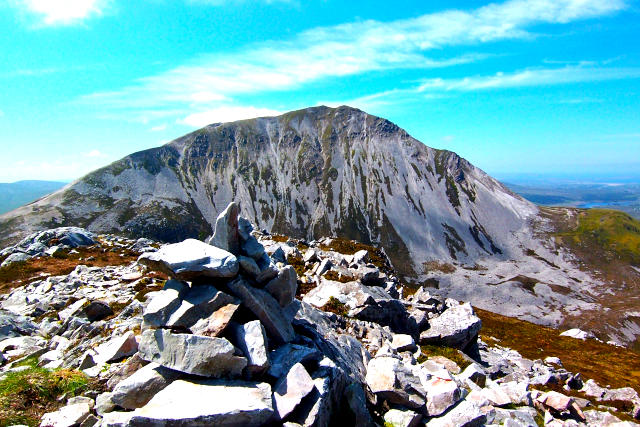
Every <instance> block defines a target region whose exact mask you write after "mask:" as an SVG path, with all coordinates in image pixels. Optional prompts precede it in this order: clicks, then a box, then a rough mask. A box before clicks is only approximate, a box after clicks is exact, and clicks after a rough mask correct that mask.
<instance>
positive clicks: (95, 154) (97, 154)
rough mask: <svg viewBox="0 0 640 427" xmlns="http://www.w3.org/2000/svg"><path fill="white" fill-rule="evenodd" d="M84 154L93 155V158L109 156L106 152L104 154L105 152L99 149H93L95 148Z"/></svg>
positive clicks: (86, 155)
mask: <svg viewBox="0 0 640 427" xmlns="http://www.w3.org/2000/svg"><path fill="white" fill-rule="evenodd" d="M84 156H85V157H93V158H100V157H108V156H107V155H106V154H104V153H103V152H101V151H100V150H98V149H93V150H91V151H89V152H88V153H85V155H84Z"/></svg>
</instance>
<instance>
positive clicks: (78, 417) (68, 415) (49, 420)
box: [40, 403, 91, 427]
mask: <svg viewBox="0 0 640 427" xmlns="http://www.w3.org/2000/svg"><path fill="white" fill-rule="evenodd" d="M90 413H91V407H90V406H89V404H88V403H76V404H74V405H67V406H64V407H62V408H60V409H58V410H57V411H55V412H49V413H47V414H44V416H43V417H42V421H41V422H40V426H41V427H71V426H74V425H78V424H80V423H81V422H82V421H83V420H84V419H85V418H87V417H88V416H89V414H90Z"/></svg>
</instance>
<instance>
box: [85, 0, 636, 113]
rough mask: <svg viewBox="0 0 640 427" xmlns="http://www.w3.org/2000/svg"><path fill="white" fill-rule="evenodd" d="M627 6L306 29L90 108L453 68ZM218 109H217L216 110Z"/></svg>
mask: <svg viewBox="0 0 640 427" xmlns="http://www.w3.org/2000/svg"><path fill="white" fill-rule="evenodd" d="M625 7H626V3H625V1H624V0H510V1H507V2H504V3H498V4H490V5H488V6H484V7H481V8H478V9H475V10H470V11H462V10H449V11H444V12H438V13H432V14H427V15H423V16H419V17H416V18H411V19H403V20H396V21H391V22H380V21H373V20H368V21H363V22H356V23H348V24H342V25H338V26H333V27H320V28H315V29H311V30H307V31H304V32H302V33H300V34H298V35H297V36H296V37H294V38H292V39H290V40H288V41H273V42H264V43H261V44H258V45H253V46H249V47H247V48H245V49H243V50H240V51H237V52H235V53H231V54H224V55H208V56H202V57H200V58H198V59H196V60H195V61H193V62H191V63H189V64H183V65H180V66H178V67H175V68H173V69H170V70H168V71H166V72H164V73H161V74H157V75H153V76H149V77H146V78H143V79H140V80H138V81H137V82H136V83H135V84H133V85H131V86H129V87H125V88H123V89H121V90H117V91H113V92H102V93H94V94H91V95H88V96H86V97H84V98H83V99H82V101H83V102H88V103H91V104H99V105H102V106H103V107H105V108H108V109H115V110H118V109H122V110H124V111H131V109H138V110H140V109H150V110H157V109H161V108H175V107H176V105H181V107H180V108H183V109H187V110H192V111H193V110H194V109H195V110H197V109H202V108H203V107H205V106H206V107H207V108H209V107H211V108H213V107H218V106H219V104H220V103H221V102H225V104H229V102H230V101H232V100H233V98H234V97H238V96H240V95H246V94H255V93H263V92H267V91H280V90H291V89H295V88H298V87H300V86H302V85H304V84H306V83H309V82H313V81H317V80H321V79H326V78H332V77H334V78H335V77H343V76H349V75H356V74H361V73H367V72H379V71H384V70H398V69H429V68H437V67H450V66H454V65H459V64H466V63H470V62H475V61H479V60H481V59H484V58H486V55H481V54H477V53H473V52H471V53H467V54H462V55H458V56H453V57H446V56H443V54H442V50H441V49H442V48H444V47H447V46H472V47H473V48H474V49H475V47H477V46H478V45H480V44H482V43H488V42H494V41H499V40H507V39H522V38H530V37H532V36H533V35H532V34H531V33H530V32H529V29H530V27H532V26H534V25H536V24H541V23H567V22H570V21H575V20H580V19H588V18H593V17H598V16H603V15H607V14H611V13H614V12H617V11H619V10H622V9H624V8H625ZM209 109H210V108H209Z"/></svg>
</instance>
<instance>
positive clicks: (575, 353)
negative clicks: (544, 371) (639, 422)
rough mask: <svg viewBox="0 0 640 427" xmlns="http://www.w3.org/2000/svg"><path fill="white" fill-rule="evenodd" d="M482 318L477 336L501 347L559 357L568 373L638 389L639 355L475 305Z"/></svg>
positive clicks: (533, 355)
mask: <svg viewBox="0 0 640 427" xmlns="http://www.w3.org/2000/svg"><path fill="white" fill-rule="evenodd" d="M474 310H475V312H476V314H477V315H478V317H480V319H482V330H481V331H480V335H481V337H482V339H483V340H484V341H485V342H486V341H488V340H489V338H488V337H495V338H497V339H499V340H500V341H499V343H500V345H501V346H504V347H509V348H512V349H514V350H516V351H518V352H519V353H520V354H522V355H523V356H524V357H526V358H528V359H531V360H535V359H544V358H545V357H547V356H557V357H560V358H561V359H562V363H563V364H564V367H565V368H566V369H567V370H568V371H570V372H574V373H577V372H580V373H581V374H582V376H583V378H585V380H586V379H593V380H595V381H596V382H597V383H598V384H600V385H601V386H603V387H604V386H606V385H610V386H611V387H614V388H618V387H632V388H634V389H635V390H640V376H633V375H630V374H629V373H630V372H633V371H637V370H638V366H640V354H638V353H635V352H633V351H631V350H628V349H625V348H621V347H615V346H611V345H608V344H604V343H601V342H598V341H596V340H586V341H582V340H578V339H575V338H570V337H562V336H560V331H559V330H556V329H552V328H547V327H544V326H540V325H535V324H533V323H529V322H525V321H523V320H518V319H515V318H511V317H505V316H501V315H499V314H495V313H491V312H488V311H484V310H480V309H477V308H474Z"/></svg>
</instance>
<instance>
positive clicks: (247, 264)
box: [238, 255, 260, 277]
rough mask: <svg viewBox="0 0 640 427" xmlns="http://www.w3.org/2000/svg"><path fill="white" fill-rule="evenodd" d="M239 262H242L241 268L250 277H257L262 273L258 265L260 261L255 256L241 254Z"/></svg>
mask: <svg viewBox="0 0 640 427" xmlns="http://www.w3.org/2000/svg"><path fill="white" fill-rule="evenodd" d="M238 262H239V263H240V268H241V269H242V270H243V271H244V272H245V273H247V274H248V275H249V276H250V277H256V276H258V274H260V267H258V263H257V262H256V260H254V259H253V258H249V257H246V256H243V255H239V256H238Z"/></svg>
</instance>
